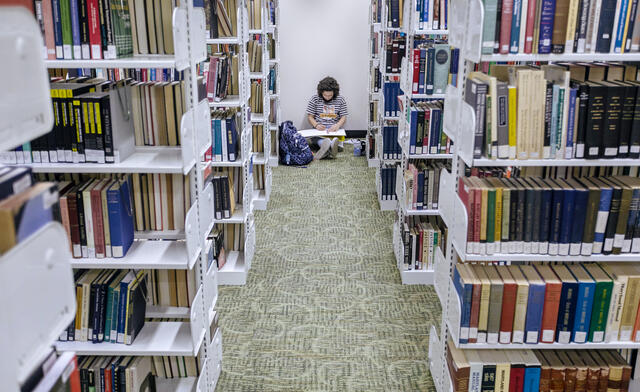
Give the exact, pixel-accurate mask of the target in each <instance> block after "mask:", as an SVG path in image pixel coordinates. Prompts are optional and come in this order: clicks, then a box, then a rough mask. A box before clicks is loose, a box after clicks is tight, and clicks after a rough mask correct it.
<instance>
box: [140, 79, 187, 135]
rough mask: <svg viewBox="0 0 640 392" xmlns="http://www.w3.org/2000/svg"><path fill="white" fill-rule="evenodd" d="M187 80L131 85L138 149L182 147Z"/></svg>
mask: <svg viewBox="0 0 640 392" xmlns="http://www.w3.org/2000/svg"><path fill="white" fill-rule="evenodd" d="M184 102H185V89H184V82H183V81H175V82H145V83H143V82H134V83H132V84H131V106H132V110H131V112H132V115H133V131H134V136H135V143H136V146H179V145H180V122H181V120H182V115H183V114H184V112H185V104H184Z"/></svg>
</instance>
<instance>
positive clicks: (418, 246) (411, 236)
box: [402, 216, 447, 271]
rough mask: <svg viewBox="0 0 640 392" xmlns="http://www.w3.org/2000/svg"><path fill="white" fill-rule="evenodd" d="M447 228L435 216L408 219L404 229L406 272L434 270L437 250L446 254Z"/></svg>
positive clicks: (403, 241) (410, 217)
mask: <svg viewBox="0 0 640 392" xmlns="http://www.w3.org/2000/svg"><path fill="white" fill-rule="evenodd" d="M446 236H447V227H446V226H445V225H444V223H443V222H442V220H439V219H437V218H436V217H435V216H420V217H414V216H409V217H406V219H405V222H404V224H403V228H402V243H403V245H404V252H403V253H404V270H405V271H426V270H433V264H434V260H435V257H436V256H435V255H436V249H437V248H440V250H442V251H443V252H444V246H445V244H446V243H447V241H446Z"/></svg>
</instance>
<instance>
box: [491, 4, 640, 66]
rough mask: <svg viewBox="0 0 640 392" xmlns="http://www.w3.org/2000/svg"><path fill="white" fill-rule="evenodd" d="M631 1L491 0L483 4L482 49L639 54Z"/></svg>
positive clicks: (638, 31) (639, 37) (638, 34)
mask: <svg viewBox="0 0 640 392" xmlns="http://www.w3.org/2000/svg"><path fill="white" fill-rule="evenodd" d="M632 3H633V2H632V1H628V0H603V1H598V2H595V1H562V2H560V3H557V2H555V1H550V0H542V1H538V2H535V1H534V2H528V3H527V2H517V1H511V0H502V1H501V0H493V1H490V2H488V3H485V4H484V9H485V13H484V25H483V29H482V53H484V54H493V53H500V54H507V53H514V54H515V53H539V54H548V53H626V52H637V51H638V50H640V27H638V23H636V20H637V18H638V14H637V7H635V5H634V4H632ZM498 10H500V11H498Z"/></svg>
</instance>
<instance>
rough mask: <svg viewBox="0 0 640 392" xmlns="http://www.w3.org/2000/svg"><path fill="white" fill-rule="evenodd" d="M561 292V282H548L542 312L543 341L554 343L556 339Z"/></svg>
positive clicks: (541, 339)
mask: <svg viewBox="0 0 640 392" xmlns="http://www.w3.org/2000/svg"><path fill="white" fill-rule="evenodd" d="M561 293H562V284H561V283H547V287H546V290H545V299H544V309H543V313H542V327H541V328H542V337H541V338H540V341H541V342H542V343H553V341H554V339H555V335H556V325H557V320H558V309H559V306H560V296H561Z"/></svg>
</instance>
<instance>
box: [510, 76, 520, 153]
mask: <svg viewBox="0 0 640 392" xmlns="http://www.w3.org/2000/svg"><path fill="white" fill-rule="evenodd" d="M517 112H518V90H517V89H516V88H515V87H514V86H509V159H516V124H517V120H518V119H517Z"/></svg>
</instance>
